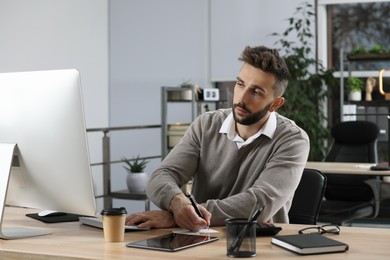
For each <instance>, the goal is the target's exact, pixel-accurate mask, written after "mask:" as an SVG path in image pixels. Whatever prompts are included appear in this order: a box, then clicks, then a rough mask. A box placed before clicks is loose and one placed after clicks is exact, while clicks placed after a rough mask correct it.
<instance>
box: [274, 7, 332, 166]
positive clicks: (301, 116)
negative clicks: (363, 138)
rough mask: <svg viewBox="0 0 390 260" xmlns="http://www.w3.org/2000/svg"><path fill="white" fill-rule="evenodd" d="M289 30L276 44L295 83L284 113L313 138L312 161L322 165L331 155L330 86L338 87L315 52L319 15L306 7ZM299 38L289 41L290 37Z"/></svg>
mask: <svg viewBox="0 0 390 260" xmlns="http://www.w3.org/2000/svg"><path fill="white" fill-rule="evenodd" d="M288 22H289V26H288V28H287V29H286V30H285V31H284V32H283V33H282V34H279V33H273V34H272V35H273V36H276V37H279V40H277V41H276V44H277V46H280V52H281V54H282V55H283V56H284V58H285V61H286V63H287V66H288V68H289V71H290V74H291V79H290V82H289V85H288V87H287V90H286V93H285V94H284V97H285V98H286V103H285V104H284V105H283V106H282V107H281V109H280V113H281V114H282V115H284V116H286V117H288V118H290V119H292V120H294V121H295V122H296V124H297V125H298V126H300V127H301V128H303V129H304V130H305V131H306V132H307V134H308V135H309V138H310V154H309V160H311V161H321V160H323V159H324V157H325V155H326V153H327V147H326V146H325V144H326V143H327V142H326V141H327V139H328V138H329V129H328V127H327V123H326V120H327V118H326V114H325V109H324V104H325V103H326V101H327V97H328V94H329V90H330V89H331V88H330V86H333V85H334V84H335V83H336V80H335V78H334V77H333V71H332V70H326V69H325V68H324V67H323V65H322V64H321V61H319V60H318V59H316V57H315V56H316V55H315V52H314V51H313V47H312V45H313V42H314V39H315V35H314V34H313V33H312V28H311V27H312V26H313V24H315V12H314V7H313V5H312V4H310V3H308V2H304V3H302V4H301V5H300V6H298V7H297V8H296V12H295V14H294V16H293V17H290V18H288ZM291 34H292V35H294V36H296V37H295V38H294V39H295V41H293V40H289V38H293V37H289V36H290V35H291Z"/></svg>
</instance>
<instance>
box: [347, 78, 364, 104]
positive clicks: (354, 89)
mask: <svg viewBox="0 0 390 260" xmlns="http://www.w3.org/2000/svg"><path fill="white" fill-rule="evenodd" d="M346 87H347V90H348V99H349V100H350V101H361V100H362V89H363V81H362V80H361V79H359V78H356V77H350V78H348V80H347V84H346Z"/></svg>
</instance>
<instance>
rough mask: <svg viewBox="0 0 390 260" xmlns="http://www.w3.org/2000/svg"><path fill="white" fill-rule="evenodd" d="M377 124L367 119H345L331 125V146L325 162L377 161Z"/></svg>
mask: <svg viewBox="0 0 390 260" xmlns="http://www.w3.org/2000/svg"><path fill="white" fill-rule="evenodd" d="M378 134H379V128H378V126H377V125H376V124H375V123H373V122H369V121H346V122H341V123H338V124H336V125H334V126H333V127H332V130H331V135H332V138H333V144H332V147H331V149H330V151H329V153H328V155H327V156H326V158H325V161H327V162H367V163H377V162H378V152H377V139H378Z"/></svg>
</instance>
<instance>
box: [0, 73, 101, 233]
mask: <svg viewBox="0 0 390 260" xmlns="http://www.w3.org/2000/svg"><path fill="white" fill-rule="evenodd" d="M11 161H12V164H11ZM8 177H9V178H8ZM5 205H12V206H22V207H29V208H36V209H39V210H55V211H61V212H66V213H74V214H80V215H95V213H96V205H95V197H94V191H93V182H92V175H91V169H90V160H89V152H88V144H87V136H86V128H85V118H84V110H83V101H82V93H81V84H80V76H79V72H78V71H77V70H75V69H68V70H49V71H32V72H14V73H0V210H1V212H0V213H1V214H0V237H1V238H5V239H7V238H18V237H25V236H30V235H40V234H41V233H40V231H41V230H39V231H38V232H35V230H34V231H33V232H30V231H26V232H24V231H20V229H19V228H16V229H15V228H5V227H2V220H3V214H4V207H5ZM45 232H47V231H43V233H45Z"/></svg>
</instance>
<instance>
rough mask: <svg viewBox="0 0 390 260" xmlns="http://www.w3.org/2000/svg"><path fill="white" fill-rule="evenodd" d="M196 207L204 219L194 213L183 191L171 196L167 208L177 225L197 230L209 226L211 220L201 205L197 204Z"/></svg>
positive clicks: (209, 214) (208, 213)
mask: <svg viewBox="0 0 390 260" xmlns="http://www.w3.org/2000/svg"><path fill="white" fill-rule="evenodd" d="M198 207H199V210H200V211H201V212H202V214H203V216H204V219H203V218H201V217H199V216H198V214H196V212H195V209H194V207H193V206H192V205H191V202H190V201H189V199H188V198H187V197H186V196H185V195H184V194H183V193H180V194H178V195H176V196H175V197H173V199H172V201H171V204H170V206H169V209H170V210H171V211H172V212H173V216H174V218H175V222H176V224H177V225H178V226H180V227H182V228H185V229H189V230H191V231H197V230H200V229H202V228H205V227H208V226H210V220H211V213H210V212H208V211H207V210H206V208H204V207H203V206H202V205H199V204H198Z"/></svg>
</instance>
